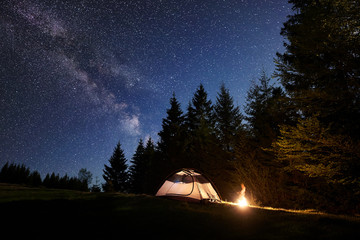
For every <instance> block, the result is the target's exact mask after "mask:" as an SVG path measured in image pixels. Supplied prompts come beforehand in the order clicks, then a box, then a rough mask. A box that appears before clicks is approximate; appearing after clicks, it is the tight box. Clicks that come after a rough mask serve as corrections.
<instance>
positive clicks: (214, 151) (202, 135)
mask: <svg viewBox="0 0 360 240" xmlns="http://www.w3.org/2000/svg"><path fill="white" fill-rule="evenodd" d="M214 124H215V123H214V112H213V106H212V103H211V100H209V99H208V96H207V93H206V91H205V89H204V86H203V85H202V84H200V86H199V87H198V89H197V90H196V92H195V93H194V96H193V98H192V101H191V103H190V104H189V106H188V112H187V114H186V126H187V136H186V146H185V149H186V156H187V159H188V161H189V167H193V168H196V169H199V170H200V171H203V172H206V173H207V174H208V175H210V177H213V175H218V174H217V172H218V171H217V170H218V168H219V165H221V164H223V162H224V160H226V159H227V158H226V157H224V156H222V153H223V152H222V149H221V147H220V144H218V142H217V139H216V136H215V132H214ZM214 181H215V180H214Z"/></svg>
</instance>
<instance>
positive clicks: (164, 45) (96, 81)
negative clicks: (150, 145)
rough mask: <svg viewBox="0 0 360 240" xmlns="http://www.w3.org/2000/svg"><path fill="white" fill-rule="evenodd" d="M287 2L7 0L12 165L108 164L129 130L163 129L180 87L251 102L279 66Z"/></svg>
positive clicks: (72, 170)
mask: <svg viewBox="0 0 360 240" xmlns="http://www.w3.org/2000/svg"><path fill="white" fill-rule="evenodd" d="M290 8H291V6H290V5H289V4H287V2H286V1H280V0H278V1H265V0H263V1H260V0H259V1H255V0H254V1H251V0H249V1H245V0H244V1H235V0H234V1H205V0H204V1H196V0H194V1H185V0H184V1H176V0H173V1H166V0H162V1H161V0H149V1H141V0H139V1H105V0H103V1H36V0H30V1H11V0H8V1H3V3H2V4H1V6H0V51H1V56H0V74H1V76H0V82H1V90H0V107H1V116H0V127H1V135H0V165H1V166H2V165H3V164H4V163H5V162H7V161H10V162H16V163H24V164H26V165H27V166H29V167H30V168H31V169H32V170H39V171H40V173H42V174H45V173H47V172H52V171H55V172H58V173H60V174H65V173H68V174H70V175H74V174H76V173H77V172H78V170H79V169H80V168H83V167H85V168H87V169H89V170H90V171H92V172H93V173H94V175H95V176H100V175H101V169H102V168H103V164H104V163H106V162H107V161H108V158H109V157H110V155H111V153H112V150H113V148H114V147H115V145H116V142H117V141H120V142H121V144H122V146H123V148H124V149H125V153H126V156H127V157H128V158H131V156H132V154H133V151H134V149H135V147H136V145H137V141H138V139H139V138H148V137H152V138H154V139H155V140H156V138H157V132H158V131H159V130H160V127H161V119H162V118H163V117H165V113H166V108H167V107H168V104H169V98H170V97H171V94H172V92H175V93H176V95H177V97H178V99H179V100H180V102H181V104H182V107H183V108H184V110H185V107H186V105H187V103H188V101H189V100H190V99H191V97H192V95H193V93H194V91H195V90H196V87H197V86H198V85H199V84H200V83H203V84H204V86H205V88H206V90H207V91H208V93H209V96H210V98H212V99H213V100H214V99H215V96H216V94H217V92H218V90H219V86H220V84H221V83H225V85H226V86H227V87H228V88H229V89H230V91H231V94H232V95H233V96H234V99H235V100H236V102H237V104H238V105H240V106H242V105H243V104H244V99H245V95H246V91H247V89H248V88H249V85H250V82H251V81H252V80H253V79H254V78H257V77H258V76H259V73H260V71H261V70H262V69H264V70H265V71H267V73H268V74H269V75H271V74H272V72H273V70H274V63H273V58H274V56H275V53H276V52H277V51H282V49H283V48H282V42H283V39H282V38H281V36H280V34H279V33H280V28H281V27H282V23H283V22H284V21H285V20H286V15H289V14H290V13H291V9H290Z"/></svg>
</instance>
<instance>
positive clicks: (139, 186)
mask: <svg viewBox="0 0 360 240" xmlns="http://www.w3.org/2000/svg"><path fill="white" fill-rule="evenodd" d="M144 154H145V148H144V143H143V140H142V139H140V140H139V144H138V146H137V148H136V151H135V153H134V155H133V157H132V160H131V164H132V165H131V166H130V176H129V177H130V181H129V185H130V191H131V192H133V193H144V184H145V180H146V176H147V175H148V168H149V163H148V161H146V159H145V156H144Z"/></svg>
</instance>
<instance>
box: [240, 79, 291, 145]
mask: <svg viewBox="0 0 360 240" xmlns="http://www.w3.org/2000/svg"><path fill="white" fill-rule="evenodd" d="M270 81H271V79H270V78H269V77H267V76H266V73H265V72H262V73H261V76H260V78H259V82H258V83H254V84H253V85H252V86H251V88H250V89H249V91H248V93H247V98H246V106H245V113H246V114H247V116H246V120H247V121H248V125H249V130H250V133H251V135H252V137H253V140H254V141H255V142H256V144H257V145H258V146H259V147H269V146H270V145H271V143H272V142H273V140H274V139H275V138H276V137H277V136H278V134H279V125H280V124H285V123H287V124H292V123H293V121H294V118H296V117H295V116H296V114H295V112H294V111H293V110H292V108H291V103H290V101H289V99H288V98H286V96H285V94H284V92H283V91H282V89H281V88H280V87H274V86H273V85H272V84H270Z"/></svg>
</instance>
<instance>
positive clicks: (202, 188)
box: [156, 169, 221, 202]
mask: <svg viewBox="0 0 360 240" xmlns="http://www.w3.org/2000/svg"><path fill="white" fill-rule="evenodd" d="M156 196H162V197H168V198H172V199H178V200H184V201H195V202H200V201H211V202H220V201H221V199H220V197H219V194H218V193H217V191H216V190H215V188H214V187H213V185H212V184H211V182H210V181H209V180H208V179H207V178H206V177H205V176H204V175H202V174H201V173H199V172H197V171H195V170H193V169H181V170H179V171H177V172H175V173H173V174H171V175H170V176H169V177H168V178H167V179H166V180H165V182H164V183H163V185H162V186H161V187H160V189H159V190H158V192H157V193H156Z"/></svg>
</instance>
